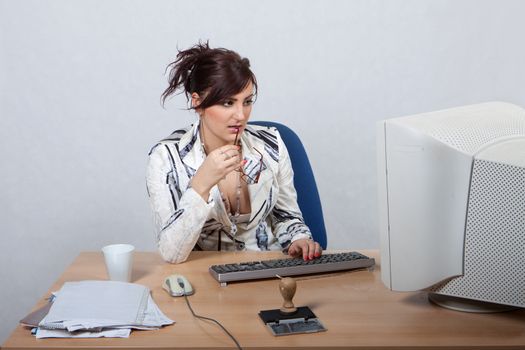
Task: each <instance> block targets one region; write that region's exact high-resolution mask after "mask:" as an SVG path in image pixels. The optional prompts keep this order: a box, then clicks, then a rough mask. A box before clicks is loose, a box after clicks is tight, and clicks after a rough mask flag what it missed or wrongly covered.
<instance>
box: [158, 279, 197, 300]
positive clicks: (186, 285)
mask: <svg viewBox="0 0 525 350" xmlns="http://www.w3.org/2000/svg"><path fill="white" fill-rule="evenodd" d="M162 287H163V288H164V289H165V290H166V292H168V294H169V295H171V296H172V297H181V296H183V295H192V294H193V293H194V291H193V287H192V286H191V284H190V282H189V281H188V279H187V278H186V277H184V276H183V275H178V274H173V275H171V276H168V277H166V278H165V279H164V283H163V284H162Z"/></svg>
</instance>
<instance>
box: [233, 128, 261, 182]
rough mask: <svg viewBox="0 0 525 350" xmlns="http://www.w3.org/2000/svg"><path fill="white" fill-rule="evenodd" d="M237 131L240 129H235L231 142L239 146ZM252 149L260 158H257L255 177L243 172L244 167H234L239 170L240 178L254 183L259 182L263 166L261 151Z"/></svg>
mask: <svg viewBox="0 0 525 350" xmlns="http://www.w3.org/2000/svg"><path fill="white" fill-rule="evenodd" d="M239 131H240V129H238V130H237V134H236V135H235V141H234V142H233V144H234V145H238V146H240V145H241V143H240V141H241V140H240V139H239ZM253 150H254V151H256V152H257V153H259V156H260V157H261V158H259V166H258V167H259V169H257V173H256V174H257V175H256V176H255V178H253V177H251V176H250V175H248V174H246V173H245V172H244V169H243V168H242V167H239V168H238V169H236V171H238V172H240V173H241V179H242V180H243V181H244V182H246V183H247V184H250V183H251V184H256V183H259V178H260V177H261V172H262V168H263V155H262V153H261V152H260V151H259V150H258V149H257V148H255V147H254V148H253Z"/></svg>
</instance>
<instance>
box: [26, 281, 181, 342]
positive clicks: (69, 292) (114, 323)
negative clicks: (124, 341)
mask: <svg viewBox="0 0 525 350" xmlns="http://www.w3.org/2000/svg"><path fill="white" fill-rule="evenodd" d="M172 323H174V321H172V320H170V319H169V318H167V317H166V316H165V315H164V314H163V313H162V311H160V309H159V308H158V307H157V305H156V304H155V302H154V301H153V298H152V297H151V295H150V291H149V289H148V288H146V287H145V286H142V285H139V284H134V283H125V282H115V281H81V282H66V283H65V284H64V286H63V287H62V288H61V289H60V291H58V293H56V294H55V299H54V301H53V304H52V305H51V308H50V309H49V312H48V313H47V315H46V316H45V317H44V318H43V319H42V320H41V321H40V323H39V324H38V329H37V331H36V336H37V338H49V337H128V336H129V334H130V332H131V329H142V330H151V329H158V328H159V327H161V326H164V325H169V324H172Z"/></svg>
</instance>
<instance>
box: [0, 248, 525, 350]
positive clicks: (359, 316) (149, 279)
mask: <svg viewBox="0 0 525 350" xmlns="http://www.w3.org/2000/svg"><path fill="white" fill-rule="evenodd" d="M362 252H363V253H364V254H366V255H369V256H372V257H374V258H376V262H379V257H378V253H377V251H362ZM275 257H282V254H281V253H280V252H265V253H249V252H237V253H225V252H222V253H217V252H194V253H192V255H191V257H190V259H189V260H188V261H187V262H185V263H183V264H179V265H171V264H167V263H165V262H163V261H162V259H161V258H160V256H159V255H158V254H156V253H145V252H138V253H135V258H134V270H133V282H135V283H139V284H143V285H145V286H148V287H149V288H150V289H151V291H152V295H153V299H154V300H155V301H156V302H157V304H158V305H159V307H160V309H161V310H162V311H163V312H164V313H165V314H166V315H167V316H168V317H170V318H171V319H173V320H175V321H176V323H175V324H174V325H171V326H167V327H164V328H162V329H160V330H156V331H133V332H132V333H131V335H130V337H129V338H127V339H105V338H101V339H39V340H37V339H35V338H34V337H33V336H31V335H30V333H29V330H28V329H26V328H23V327H21V326H18V327H17V328H16V329H15V331H14V332H13V333H12V334H11V336H10V337H9V338H8V339H7V341H6V342H5V343H4V344H3V346H2V349H6V350H7V349H21V348H25V349H27V348H35V349H36V348H38V349H47V348H49V349H51V348H52V349H56V348H83V349H86V348H94V347H103V348H119V349H124V348H133V349H145V348H148V349H150V348H156V349H160V348H163V349H167V348H200V349H226V348H235V345H234V343H233V342H232V341H231V339H230V338H229V337H228V336H226V335H225V334H224V333H223V331H222V330H221V329H220V328H219V327H218V326H216V325H215V324H213V323H211V322H207V321H201V320H198V319H195V318H193V316H192V315H191V313H190V311H189V309H188V307H187V305H186V303H185V301H184V298H172V297H170V296H168V294H167V293H166V292H165V291H164V290H163V289H162V288H161V282H162V279H163V277H165V276H167V275H169V274H172V273H175V272H177V273H181V274H183V275H185V276H187V277H188V279H189V280H190V282H191V283H192V285H193V287H194V288H195V294H194V295H193V296H191V297H190V301H191V304H192V307H193V309H194V310H195V312H196V313H197V314H199V315H202V316H207V317H212V318H215V319H217V320H219V321H220V322H221V323H222V324H223V325H224V326H225V327H226V328H227V329H228V330H230V332H232V333H233V334H234V336H235V337H236V338H237V340H238V341H239V343H240V344H241V346H242V347H243V348H244V349H270V348H272V349H273V348H296V349H303V348H307V349H326V348H330V347H336V348H348V349H357V348H366V349H369V350H370V349H386V348H408V347H411V348H420V347H421V348H423V347H424V348H425V349H433V348H446V347H449V348H462V349H480V348H484V349H488V348H498V349H499V348H502V347H509V348H521V349H523V348H525V310H520V311H514V312H510V313H501V314H468V313H461V312H455V311H450V310H447V309H443V308H440V307H437V306H435V305H433V304H431V303H429V301H428V300H427V296H426V294H425V293H423V292H417V293H395V292H391V291H389V290H388V289H386V288H385V287H384V286H383V284H382V282H381V278H380V273H379V264H377V266H376V269H375V270H374V271H373V272H369V271H354V272H343V273H334V274H329V275H324V276H323V277H319V276H310V277H303V278H300V277H299V278H298V279H297V292H296V294H295V297H294V303H295V305H296V306H305V305H307V306H309V307H310V308H311V309H312V310H313V311H314V313H315V314H316V315H317V317H318V318H319V319H320V320H321V322H322V323H323V324H324V326H325V327H326V328H327V329H328V331H327V332H322V333H315V334H300V335H290V336H283V337H274V336H272V335H271V334H270V332H269V331H268V330H267V329H266V327H265V326H264V325H263V323H262V321H261V320H260V319H259V317H258V312H259V311H260V310H266V309H275V308H279V307H280V306H281V304H282V298H281V295H280V293H279V290H278V289H279V287H278V283H279V282H278V280H276V279H271V280H262V281H253V282H237V283H230V284H228V285H227V286H226V287H221V286H220V285H219V283H217V282H216V281H215V280H214V279H213V278H212V277H211V276H210V274H209V273H208V267H209V266H210V265H213V264H223V263H229V262H241V261H250V260H257V259H265V258H268V259H270V258H275ZM97 279H106V270H105V267H104V262H103V258H102V255H101V254H100V253H94V252H86V253H82V254H80V255H79V256H78V257H77V258H76V260H75V261H74V262H73V264H72V265H71V266H70V267H69V268H68V269H67V270H66V271H65V272H64V274H63V275H62V276H61V277H60V278H59V279H58V281H57V282H56V283H55V284H54V285H53V286H52V287H51V288H50V289H49V291H50V292H51V291H55V290H58V289H60V287H61V286H62V284H63V283H64V282H66V281H79V280H97ZM48 295H49V294H47V295H46V296H44V297H43V298H42V299H41V300H40V301H39V302H38V304H37V305H36V306H35V308H36V307H40V306H42V305H44V303H45V299H44V298H45V297H47V296H48Z"/></svg>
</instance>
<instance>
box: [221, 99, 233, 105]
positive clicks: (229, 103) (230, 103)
mask: <svg viewBox="0 0 525 350" xmlns="http://www.w3.org/2000/svg"><path fill="white" fill-rule="evenodd" d="M222 105H223V106H224V107H231V106H233V101H232V100H226V101H224V102H223V103H222Z"/></svg>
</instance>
